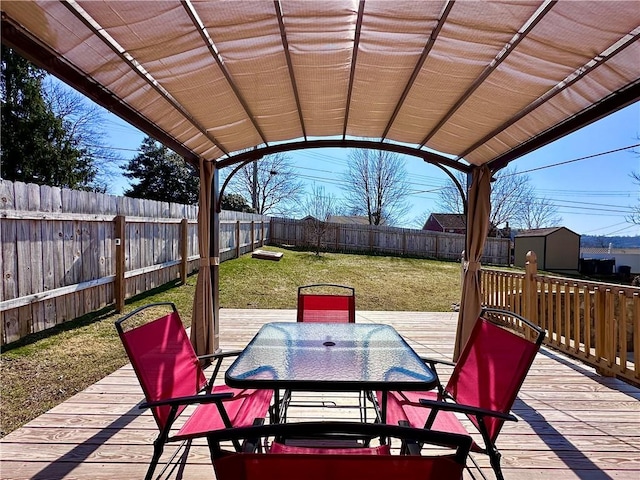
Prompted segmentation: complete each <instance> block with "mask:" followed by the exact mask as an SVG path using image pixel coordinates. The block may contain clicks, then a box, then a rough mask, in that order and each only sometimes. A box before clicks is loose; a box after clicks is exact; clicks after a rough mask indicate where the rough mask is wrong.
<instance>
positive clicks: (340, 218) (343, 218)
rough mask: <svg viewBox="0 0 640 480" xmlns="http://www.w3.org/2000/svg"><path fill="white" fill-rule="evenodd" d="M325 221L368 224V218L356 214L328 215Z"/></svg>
mask: <svg viewBox="0 0 640 480" xmlns="http://www.w3.org/2000/svg"><path fill="white" fill-rule="evenodd" d="M327 222H331V223H344V224H356V225H369V218H368V217H363V216H358V215H330V216H329V218H327Z"/></svg>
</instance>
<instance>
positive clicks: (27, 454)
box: [0, 309, 640, 480]
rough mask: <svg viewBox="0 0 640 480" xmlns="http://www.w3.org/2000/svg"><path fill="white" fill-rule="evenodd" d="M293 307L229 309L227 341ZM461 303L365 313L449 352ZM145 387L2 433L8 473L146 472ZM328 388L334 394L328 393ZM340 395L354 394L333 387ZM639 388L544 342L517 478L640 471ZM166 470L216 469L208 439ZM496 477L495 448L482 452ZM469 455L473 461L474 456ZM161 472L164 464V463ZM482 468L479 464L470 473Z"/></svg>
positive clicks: (176, 474)
mask: <svg viewBox="0 0 640 480" xmlns="http://www.w3.org/2000/svg"><path fill="white" fill-rule="evenodd" d="M294 319H295V312H294V311H291V310H225V309H223V310H221V328H220V332H221V334H220V343H221V347H222V348H223V349H225V350H226V349H232V348H241V347H243V346H244V345H246V343H247V342H248V341H249V340H250V339H251V338H252V336H253V335H254V334H255V332H256V331H257V330H258V328H259V327H260V325H262V324H263V323H264V322H268V321H282V320H291V321H294ZM456 319H457V314H455V313H410V312H359V313H358V315H357V322H374V323H388V324H390V325H393V326H394V327H395V328H396V329H397V330H398V331H399V332H400V333H401V334H402V335H403V336H404V337H405V338H406V339H407V341H408V342H409V343H410V344H411V345H412V346H413V347H414V348H415V350H416V351H417V352H418V353H419V354H421V355H428V356H432V357H436V358H444V359H450V358H451V353H452V351H453V342H454V335H455V324H456ZM141 397H142V394H141V390H140V388H139V386H138V383H137V380H136V378H135V375H134V373H133V371H132V370H131V367H130V366H126V367H124V368H122V369H120V370H118V371H117V372H115V373H113V374H112V375H109V376H108V377H106V378H104V379H103V380H101V381H99V382H98V383H96V384H94V385H92V386H91V387H89V388H87V389H86V390H85V391H83V392H81V393H79V394H77V395H75V396H74V397H72V398H71V399H69V400H68V401H66V402H64V403H63V404H61V405H59V406H57V407H55V408H53V409H52V410H50V411H49V412H47V413H45V414H44V415H42V416H40V417H39V418H37V419H35V420H33V421H32V422H30V423H29V424H28V425H26V426H25V427H23V428H21V429H19V430H17V431H15V432H12V433H11V434H9V435H7V436H6V437H5V438H3V439H2V441H1V442H0V455H1V464H0V477H1V478H2V479H6V480H9V479H42V480H45V479H46V480H53V479H63V478H64V479H78V480H84V479H86V480H100V479H114V478H122V479H125V478H126V479H134V478H143V477H144V473H145V471H146V469H147V466H148V462H149V459H150V457H151V451H152V447H151V443H152V442H153V440H154V438H155V436H156V434H157V430H156V427H155V424H154V421H153V418H152V417H151V416H150V414H149V413H148V412H141V411H140V410H139V409H138V408H137V404H138V403H139V402H140V400H141ZM328 397H329V396H327V397H326V398H328ZM336 397H339V398H337V402H338V403H341V402H342V403H345V402H346V403H353V400H352V399H348V398H344V396H343V395H339V396H338V395H333V396H332V399H334V400H335V399H336ZM639 400H640V389H638V388H634V387H632V386H630V385H627V384H626V383H624V382H622V381H619V380H615V379H612V378H604V377H600V376H599V375H597V374H596V373H595V372H594V371H593V369H591V368H589V367H585V366H584V365H581V364H580V363H579V362H576V361H573V360H571V359H569V358H567V357H566V356H564V355H562V354H559V353H557V352H554V351H552V350H549V349H546V348H543V349H542V350H541V352H540V353H539V355H538V357H537V358H536V361H535V363H534V365H533V367H532V369H531V371H530V373H529V375H528V377H527V379H526V381H525V383H524V385H523V387H522V390H521V392H520V395H519V398H518V399H517V400H516V404H515V407H514V413H515V414H516V415H517V417H518V418H519V420H520V421H519V422H517V423H507V424H506V425H505V427H504V429H503V432H502V433H501V435H500V438H499V442H498V447H499V448H500V450H501V451H502V454H503V459H502V464H503V468H504V473H505V477H506V478H507V479H512V480H529V479H553V480H571V479H580V480H600V479H629V480H632V479H633V480H638V479H639V478H640V401H639ZM353 414H354V411H351V410H350V409H349V408H324V409H317V408H305V409H298V410H297V411H293V410H291V415H290V418H291V417H294V418H307V419H311V418H324V419H328V418H335V417H340V418H343V417H347V416H350V415H353ZM175 451H176V447H175V446H174V447H173V448H172V447H168V448H167V453H166V454H165V458H164V459H163V460H164V462H165V463H166V464H167V465H168V467H167V469H166V470H165V471H164V472H162V476H161V478H171V479H211V478H214V476H213V469H212V467H211V462H210V459H209V456H208V450H207V448H206V447H205V446H204V443H203V442H200V443H198V442H196V443H194V445H192V446H191V447H190V448H189V449H186V448H183V449H180V450H179V451H178V452H177V457H176V458H175V459H174V460H173V461H171V462H170V461H169V460H170V455H169V453H174V452H175ZM473 458H474V459H475V460H476V461H477V462H478V464H479V465H480V468H481V470H482V472H483V473H484V474H485V475H486V476H487V478H489V479H493V478H494V476H493V473H492V471H491V469H490V468H489V467H488V461H487V458H486V457H485V456H483V455H474V456H473ZM470 465H472V464H471V463H470ZM158 473H160V468H159V469H158ZM467 478H468V479H471V478H478V472H477V470H476V469H475V468H472V469H471V471H470V472H466V473H465V479H467Z"/></svg>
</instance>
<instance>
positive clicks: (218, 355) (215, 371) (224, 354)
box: [198, 350, 242, 393]
mask: <svg viewBox="0 0 640 480" xmlns="http://www.w3.org/2000/svg"><path fill="white" fill-rule="evenodd" d="M241 353H242V350H229V351H228V352H217V353H209V354H207V355H201V356H199V357H198V359H199V360H207V359H215V360H216V365H215V367H213V373H212V374H211V378H209V381H208V382H207V386H206V387H205V391H206V392H207V393H211V390H212V389H213V384H214V382H215V381H216V378H217V377H218V372H220V367H221V366H222V360H224V359H225V358H229V357H237V356H238V355H240V354H241Z"/></svg>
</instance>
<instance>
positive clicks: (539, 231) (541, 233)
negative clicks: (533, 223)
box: [516, 227, 580, 238]
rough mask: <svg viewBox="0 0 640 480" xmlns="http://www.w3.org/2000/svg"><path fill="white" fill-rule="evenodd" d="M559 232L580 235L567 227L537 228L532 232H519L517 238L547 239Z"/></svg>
mask: <svg viewBox="0 0 640 480" xmlns="http://www.w3.org/2000/svg"><path fill="white" fill-rule="evenodd" d="M559 230H566V231H568V232H571V233H573V234H574V235H577V236H580V235H578V234H577V233H576V232H574V231H572V230H569V229H568V228H567V227H549V228H535V229H531V230H520V231H518V233H517V235H516V238H518V237H547V236H549V235H551V234H552V233H555V232H557V231H559Z"/></svg>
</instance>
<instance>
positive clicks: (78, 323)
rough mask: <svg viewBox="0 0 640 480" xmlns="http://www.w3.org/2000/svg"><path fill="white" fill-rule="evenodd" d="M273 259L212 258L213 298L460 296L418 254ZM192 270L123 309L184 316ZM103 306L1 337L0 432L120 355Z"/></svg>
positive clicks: (456, 278)
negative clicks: (330, 290) (327, 286)
mask: <svg viewBox="0 0 640 480" xmlns="http://www.w3.org/2000/svg"><path fill="white" fill-rule="evenodd" d="M268 249H269V250H273V251H279V252H282V253H283V254H284V255H283V257H282V259H281V260H280V261H277V262H276V261H271V260H258V259H254V258H251V255H250V254H248V255H244V256H242V257H241V258H239V259H234V260H229V261H227V262H223V263H222V264H221V266H220V306H221V308H229V309H232V308H233V309H294V308H295V306H296V294H297V287H298V286H299V285H305V284H310V283H317V282H324V283H338V284H344V285H350V286H353V287H354V288H355V291H356V308H357V309H358V310H370V311H380V310H385V311H413V312H447V311H451V309H452V304H454V303H457V302H458V301H459V299H460V264H459V263H455V262H439V261H433V260H424V259H412V258H400V257H384V256H367V255H344V254H332V253H331V254H329V253H323V254H321V255H315V254H314V253H312V252H304V251H294V250H285V249H279V248H268ZM195 283H196V276H195V275H194V276H191V277H189V278H188V281H187V283H186V284H185V285H179V284H177V283H172V284H168V285H165V286H164V287H162V288H159V289H156V290H155V291H152V292H149V293H147V294H144V295H142V296H139V297H136V298H135V299H133V300H132V301H129V302H128V303H127V305H126V308H125V313H126V312H129V311H131V310H133V309H134V308H136V307H138V306H140V305H144V304H147V303H151V302H157V301H172V302H174V303H175V304H176V305H177V307H178V310H179V312H180V314H181V317H182V319H183V321H184V322H185V324H186V325H187V326H188V325H189V324H190V321H191V310H192V302H193V296H194V287H195ZM119 316H120V315H117V314H115V313H113V310H110V309H106V310H103V311H101V312H98V313H96V314H92V315H87V316H85V317H83V318H81V319H77V320H75V321H73V322H68V323H67V324H64V325H61V326H60V327H56V328H54V329H51V330H49V331H46V332H42V333H39V334H35V335H32V336H31V337H27V338H25V339H23V340H21V341H19V342H15V343H14V344H10V345H8V346H7V347H6V348H5V349H4V350H3V352H2V354H1V357H0V358H1V362H0V375H1V377H2V387H1V388H2V395H1V396H2V403H1V405H0V411H1V416H0V421H1V425H0V436H2V437H3V436H5V435H6V434H8V433H10V432H12V431H13V430H15V429H17V428H19V427H21V426H22V425H24V424H25V423H27V422H28V421H30V420H32V419H33V418H35V417H37V416H38V415H40V414H42V413H44V412H46V411H47V410H49V409H51V408H52V407H54V406H55V405H58V404H59V403H61V402H63V401H64V400H66V399H67V398H69V397H71V396H72V395H74V394H76V393H78V392H80V391H82V390H84V389H85V388H86V387H87V386H89V385H92V384H93V383H95V382H97V381H98V380H100V379H101V378H103V377H105V376H106V375H108V374H109V373H111V372H113V371H114V370H116V369H118V368H120V367H122V366H123V365H125V364H126V363H127V359H126V356H125V353H124V350H123V349H122V346H121V344H120V340H119V339H118V336H117V334H116V330H115V328H114V325H113V322H114V321H115V320H116V319H117V318H118V317H119Z"/></svg>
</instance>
